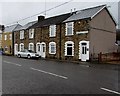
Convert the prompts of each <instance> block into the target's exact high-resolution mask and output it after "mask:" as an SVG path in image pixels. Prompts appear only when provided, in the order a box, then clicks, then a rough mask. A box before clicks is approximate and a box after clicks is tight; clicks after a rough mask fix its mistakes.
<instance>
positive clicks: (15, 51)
mask: <svg viewBox="0 0 120 96" xmlns="http://www.w3.org/2000/svg"><path fill="white" fill-rule="evenodd" d="M16 46H17V50H16ZM18 49H19V48H18V44H17V43H16V44H15V45H14V55H17V52H18Z"/></svg>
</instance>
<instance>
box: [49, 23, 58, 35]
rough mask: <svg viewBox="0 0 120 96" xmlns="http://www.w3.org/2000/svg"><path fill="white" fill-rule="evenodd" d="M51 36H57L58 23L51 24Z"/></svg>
mask: <svg viewBox="0 0 120 96" xmlns="http://www.w3.org/2000/svg"><path fill="white" fill-rule="evenodd" d="M49 36H50V37H55V36H56V25H50V26H49Z"/></svg>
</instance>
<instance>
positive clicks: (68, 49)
mask: <svg viewBox="0 0 120 96" xmlns="http://www.w3.org/2000/svg"><path fill="white" fill-rule="evenodd" d="M65 56H74V43H73V42H72V41H67V42H66V43H65Z"/></svg>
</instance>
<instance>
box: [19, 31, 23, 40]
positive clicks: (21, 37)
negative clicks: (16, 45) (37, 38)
mask: <svg viewBox="0 0 120 96" xmlns="http://www.w3.org/2000/svg"><path fill="white" fill-rule="evenodd" d="M20 39H24V30H21V31H20Z"/></svg>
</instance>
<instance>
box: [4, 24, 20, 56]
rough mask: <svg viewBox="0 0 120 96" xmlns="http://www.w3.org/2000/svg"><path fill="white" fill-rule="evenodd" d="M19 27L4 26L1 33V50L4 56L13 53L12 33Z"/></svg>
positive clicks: (18, 25)
mask: <svg viewBox="0 0 120 96" xmlns="http://www.w3.org/2000/svg"><path fill="white" fill-rule="evenodd" d="M19 27H21V25H20V24H15V25H11V26H6V27H5V30H4V31H3V33H2V48H3V51H4V53H5V54H6V55H13V53H14V31H15V30H16V29H17V28H19Z"/></svg>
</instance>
